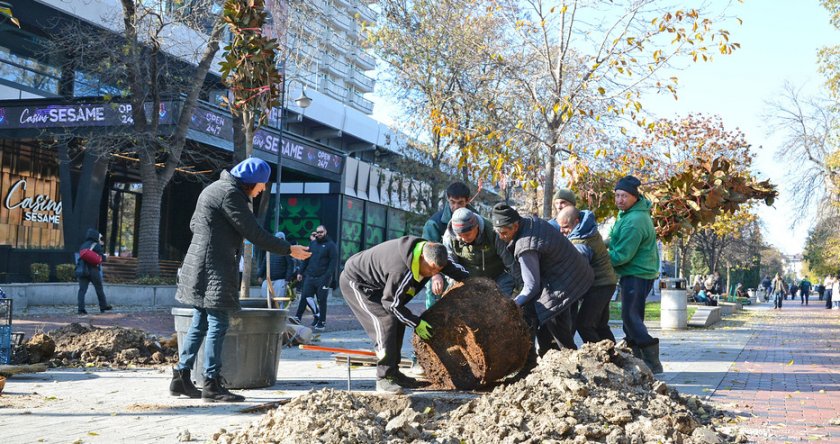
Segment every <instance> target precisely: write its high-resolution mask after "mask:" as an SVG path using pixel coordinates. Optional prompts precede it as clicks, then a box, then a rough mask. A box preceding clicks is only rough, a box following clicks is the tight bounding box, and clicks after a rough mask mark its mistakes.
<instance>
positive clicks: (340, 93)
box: [321, 77, 347, 103]
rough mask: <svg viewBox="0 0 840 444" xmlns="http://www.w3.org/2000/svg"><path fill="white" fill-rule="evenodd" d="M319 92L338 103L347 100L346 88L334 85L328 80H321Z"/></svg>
mask: <svg viewBox="0 0 840 444" xmlns="http://www.w3.org/2000/svg"><path fill="white" fill-rule="evenodd" d="M321 91H322V92H323V93H324V94H326V95H328V96H330V97H332V98H334V99H336V100H338V101H339V102H342V103H343V102H344V101H346V100H347V88H345V87H343V86H341V85H339V84H338V83H335V82H334V81H332V80H330V79H329V78H326V77H324V78H322V79H321Z"/></svg>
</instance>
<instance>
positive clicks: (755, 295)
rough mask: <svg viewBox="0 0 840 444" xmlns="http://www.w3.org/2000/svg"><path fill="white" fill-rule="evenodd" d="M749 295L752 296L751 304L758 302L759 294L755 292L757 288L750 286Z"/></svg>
mask: <svg viewBox="0 0 840 444" xmlns="http://www.w3.org/2000/svg"><path fill="white" fill-rule="evenodd" d="M747 296H749V297H750V304H755V303H756V302H758V295H757V294H756V292H755V288H748V289H747Z"/></svg>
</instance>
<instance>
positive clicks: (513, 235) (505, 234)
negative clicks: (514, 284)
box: [492, 203, 593, 366]
mask: <svg viewBox="0 0 840 444" xmlns="http://www.w3.org/2000/svg"><path fill="white" fill-rule="evenodd" d="M492 218H493V226H494V227H495V230H496V233H498V235H499V238H500V239H502V241H504V242H506V243H507V246H508V250H509V251H510V252H511V253H512V254H513V257H514V258H516V260H517V261H518V262H519V267H520V269H521V272H522V283H523V285H522V290H521V291H520V292H519V295H518V296H516V297H515V298H514V301H515V302H516V305H519V306H520V307H523V308H524V311H525V316H526V320H527V321H528V323H529V325H530V326H531V329H532V331H534V333H536V335H537V340H538V342H539V344H538V345H539V348H540V354H544V353H545V351H547V350H548V349H550V348H552V347H553V345H552V344H551V343H550V342H549V341H548V339H549V338H551V339H552V340H553V342H556V343H557V345H559V346H562V347H565V348H570V349H577V346H576V345H575V342H574V336H573V332H572V329H571V317H570V313H569V307H571V305H572V303H574V302H575V301H577V300H578V299H580V298H581V297H583V295H584V294H586V292H587V291H588V290H589V287H590V286H591V285H592V280H593V273H592V267H590V266H589V264H588V263H587V262H586V259H584V258H583V256H581V255H580V253H578V251H577V249H575V247H574V246H573V245H572V243H571V242H569V240H568V239H566V237H565V236H563V235H562V234H561V233H560V231H559V230H557V229H555V228H554V227H552V226H551V225H549V223H548V222H546V221H544V220H542V219H540V218H537V217H522V216H520V215H519V212H517V211H516V210H515V209H513V208H511V207H510V206H509V205H507V204H504V203H499V204H496V206H494V207H493V215H492ZM540 330H542V332H541V331H540ZM534 364H535V357H534V356H533V354H532V355H531V358H530V360H529V366H530V365H534Z"/></svg>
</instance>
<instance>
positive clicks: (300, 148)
mask: <svg viewBox="0 0 840 444" xmlns="http://www.w3.org/2000/svg"><path fill="white" fill-rule="evenodd" d="M279 145H280V135H279V134H273V133H270V132H268V131H263V130H261V129H258V130H257V131H256V132H255V133H254V149H258V150H262V151H266V152H269V153H273V154H275V155H276V154H277V147H278V146H279ZM283 157H284V158H287V159H293V160H297V161H298V162H300V163H303V164H306V165H311V166H314V167H316V168H320V169H322V170H327V171H329V172H332V173H335V174H341V173H342V171H343V170H344V159H343V158H342V157H341V156H339V155H337V154H333V153H328V152H326V151H324V150H319V149H318V148H315V147H311V146H307V145H303V144H300V143H297V142H295V141H293V140H289V139H283Z"/></svg>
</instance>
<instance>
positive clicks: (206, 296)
mask: <svg viewBox="0 0 840 444" xmlns="http://www.w3.org/2000/svg"><path fill="white" fill-rule="evenodd" d="M270 175H271V167H269V166H268V164H267V163H266V162H265V161H263V160H261V159H257V158H253V157H252V158H248V159H246V160H244V161H242V162H240V163H238V164H237V165H236V166H234V167H233V168H232V169H231V170H230V172H228V171H222V174H221V177H219V180H217V181H216V182H213V183H212V184H210V185H209V186H208V187H207V188H205V189H204V191H202V192H201V194H200V195H199V196H198V202H197V203H196V207H195V212H194V213H193V215H192V219H191V220H190V230H191V231H192V233H193V235H192V239H191V240H190V246H189V248H188V250H187V255H186V257H185V258H184V264H183V266H182V267H181V271H180V272H179V274H178V289H177V291H176V293H175V298H176V299H177V300H178V302H181V303H183V304H187V305H190V306H192V307H193V317H192V323H191V324H190V327H189V330H187V333H186V335H184V340H183V342H182V341H179V342H180V343H179V344H178V346H179V347H178V348H179V355H178V365H177V366H176V367H175V368H173V369H172V380H171V381H170V383H169V393H170V394H171V395H173V396H178V395H185V396H189V397H190V398H202V399H203V400H204V401H207V402H217V401H223V402H240V401H244V400H245V398H244V397H243V396H240V395H236V394H233V393H231V392H230V391H228V389H227V388H225V387H224V385H223V384H222V377H221V371H222V345H223V343H224V340H225V334H226V333H227V329H228V326H229V324H230V315H231V313H234V312H236V311H239V310H240V309H241V307H240V305H239V282H240V281H239V279H237V277H238V272H237V259H238V258H237V256H238V255H239V248H240V247H241V245H242V241H243V238H247V239H249V240H250V241H251V242H253V244H254V245H256V246H257V247H259V248H261V249H263V250H268V251H270V252H272V253H274V254H280V255H288V254H291V255H292V257H295V258H298V259H306V258H308V257H309V252H307V251H306V250H307V248H306V247H301V246H299V245H289V243H288V242H286V241H285V240H283V239H280V238H277V237H274V236H273V235H272V234H271V233H270V232H268V231H266V230H264V229H263V228H262V227H260V224H259V222H258V221H257V218H256V217H255V216H254V212H253V211H251V208H250V206H249V203H250V201H251V199H252V198H254V197H257V196H258V195H259V194H260V193H262V192H263V191H264V190H265V184H266V182H268V178H269V176H270ZM278 188H279V187H278ZM202 343H204V387H203V389H202V390H201V391H199V390H198V389H197V388H196V387H195V385H193V382H192V380H191V379H190V372H191V370H192V368H193V364H194V363H195V357H196V355H197V354H198V349H199V348H200V347H201V345H202Z"/></svg>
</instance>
